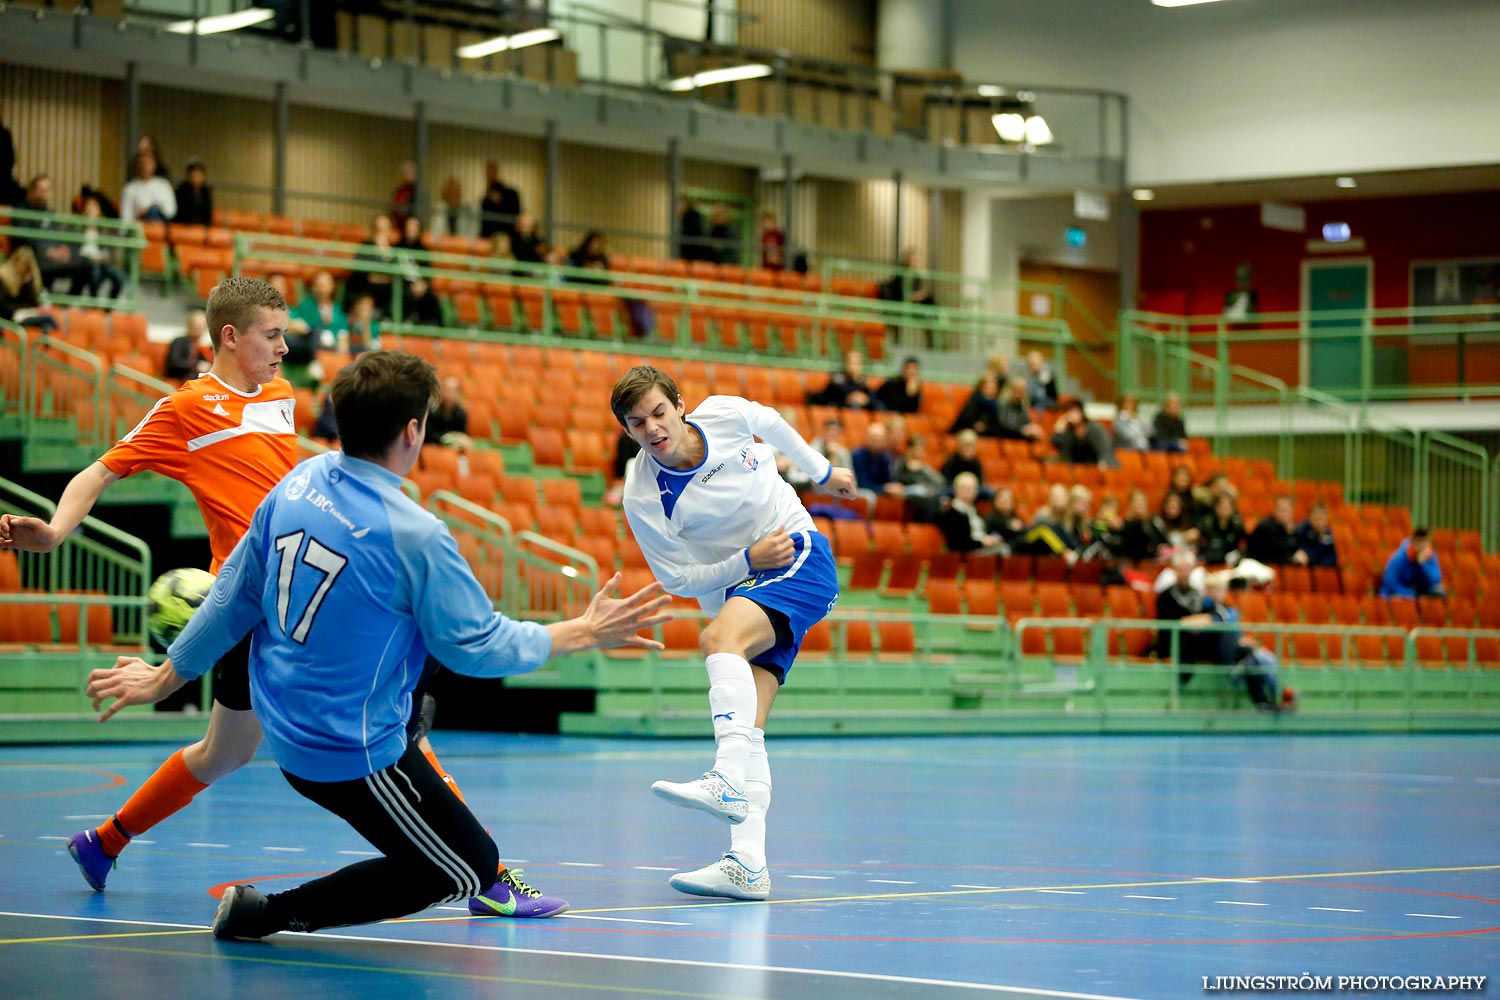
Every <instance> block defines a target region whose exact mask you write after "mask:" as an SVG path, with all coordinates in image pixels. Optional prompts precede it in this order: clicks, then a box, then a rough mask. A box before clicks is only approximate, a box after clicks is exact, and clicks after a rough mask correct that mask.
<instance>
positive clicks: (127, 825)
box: [94, 750, 208, 858]
mask: <svg viewBox="0 0 1500 1000" xmlns="http://www.w3.org/2000/svg"><path fill="white" fill-rule="evenodd" d="M207 787H208V786H207V785H205V784H204V783H203V782H201V781H199V780H198V779H197V778H195V777H193V772H191V771H189V770H188V767H187V764H186V763H184V761H183V759H182V751H181V750H179V751H177V752H176V753H174V754H173V755H172V756H171V757H168V758H167V761H166V763H165V764H163V765H162V766H161V767H159V768H157V769H156V773H155V774H153V775H152V776H151V777H149V778H147V779H146V783H145V784H144V785H142V786H141V787H140V788H138V789H136V792H135V794H134V795H132V796H131V797H130V799H129V800H128V801H127V802H126V803H125V804H124V805H123V806H121V807H120V811H119V812H117V813H115V815H114V817H113V818H112V819H111V820H110V821H109V822H107V823H105V824H104V825H103V826H101V827H99V828H98V829H97V830H95V831H94V832H95V833H96V834H97V835H98V837H99V845H100V846H101V847H103V848H104V853H105V854H108V855H109V856H110V857H112V858H113V857H118V856H119V854H120V852H121V851H123V850H124V849H125V845H126V844H128V843H129V842H130V838H131V837H138V836H140V835H141V834H143V833H145V832H146V831H147V830H149V829H151V828H152V827H153V826H155V825H156V824H158V823H160V822H161V821H162V820H164V819H166V818H167V817H168V816H170V815H172V814H173V813H175V812H177V810H179V809H181V808H182V807H183V806H185V805H187V804H188V803H189V802H191V801H193V796H195V795H197V794H198V793H199V792H201V791H203V789H205V788H207Z"/></svg>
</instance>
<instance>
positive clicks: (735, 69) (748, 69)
mask: <svg viewBox="0 0 1500 1000" xmlns="http://www.w3.org/2000/svg"><path fill="white" fill-rule="evenodd" d="M770 75H771V67H770V66H767V65H766V64H765V63H747V64H745V65H744V66H725V67H723V68H722V69H706V70H704V71H703V72H701V73H694V74H693V75H692V76H679V77H678V78H677V79H675V80H672V81H670V82H669V83H668V84H667V89H668V90H676V91H683V90H697V89H698V88H699V87H711V86H713V85H714V84H716V83H732V82H734V81H735V80H754V79H756V78H758V77H762V76H770Z"/></svg>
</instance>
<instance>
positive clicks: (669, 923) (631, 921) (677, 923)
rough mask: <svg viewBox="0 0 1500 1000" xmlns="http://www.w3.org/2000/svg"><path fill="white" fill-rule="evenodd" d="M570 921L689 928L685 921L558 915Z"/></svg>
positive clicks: (590, 914)
mask: <svg viewBox="0 0 1500 1000" xmlns="http://www.w3.org/2000/svg"><path fill="white" fill-rule="evenodd" d="M558 916H559V917H567V918H568V919H570V920H610V921H613V922H614V923H617V924H661V925H662V926H663V927H691V926H693V925H692V924H691V923H689V922H688V921H686V920H637V919H635V918H633V917H596V916H594V915H593V914H592V913H559V914H558Z"/></svg>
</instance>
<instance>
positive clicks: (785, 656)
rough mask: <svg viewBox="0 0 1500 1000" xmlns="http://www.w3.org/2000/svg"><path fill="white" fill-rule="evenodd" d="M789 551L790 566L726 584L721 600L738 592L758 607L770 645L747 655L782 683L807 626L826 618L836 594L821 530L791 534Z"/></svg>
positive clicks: (836, 580) (834, 574)
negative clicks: (770, 633)
mask: <svg viewBox="0 0 1500 1000" xmlns="http://www.w3.org/2000/svg"><path fill="white" fill-rule="evenodd" d="M792 547H793V549H794V551H795V553H796V554H795V556H794V557H793V559H792V564H791V565H790V566H781V567H778V568H776V569H767V570H761V571H760V572H758V573H756V574H754V575H753V576H751V577H750V578H749V579H747V580H745V581H744V582H742V583H739V584H737V585H735V586H733V587H730V588H729V589H728V590H727V591H726V592H725V594H724V597H725V599H726V600H727V599H729V598H731V597H743V598H746V599H747V600H750V601H754V602H755V603H756V604H758V605H760V606H761V607H762V608H764V609H765V610H766V612H767V614H768V616H769V617H770V619H771V624H772V626H773V627H774V628H775V629H776V645H774V646H772V647H771V648H770V649H768V650H766V651H765V652H764V653H761V654H759V655H758V656H756V657H755V659H753V660H751V662H752V663H754V664H755V665H756V666H760V667H765V668H766V669H767V670H769V671H771V672H772V673H773V674H775V675H776V677H777V680H779V681H781V682H782V683H783V684H784V683H786V673H787V671H788V670H790V669H791V668H792V661H793V660H795V659H796V658H797V651H798V650H799V649H801V648H802V637H803V636H805V635H806V634H807V630H808V629H810V628H812V627H813V626H814V625H816V624H817V623H818V622H820V621H822V620H823V619H824V618H826V617H828V612H830V611H832V610H833V606H834V605H835V604H837V603H838V599H839V574H838V568H837V567H836V566H835V565H834V563H833V550H832V549H831V548H829V546H828V539H827V538H825V537H824V536H823V534H822V533H821V532H817V531H799V532H797V533H796V534H794V535H792Z"/></svg>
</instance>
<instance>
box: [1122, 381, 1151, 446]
mask: <svg viewBox="0 0 1500 1000" xmlns="http://www.w3.org/2000/svg"><path fill="white" fill-rule="evenodd" d="M1140 405H1141V401H1140V399H1139V397H1137V396H1134V395H1131V394H1129V393H1127V394H1125V395H1124V396H1121V397H1120V400H1119V402H1118V403H1116V404H1115V426H1114V432H1115V450H1116V451H1150V450H1151V430H1150V428H1148V427H1147V426H1146V421H1144V420H1142V419H1141V417H1140V413H1139V410H1140Z"/></svg>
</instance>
